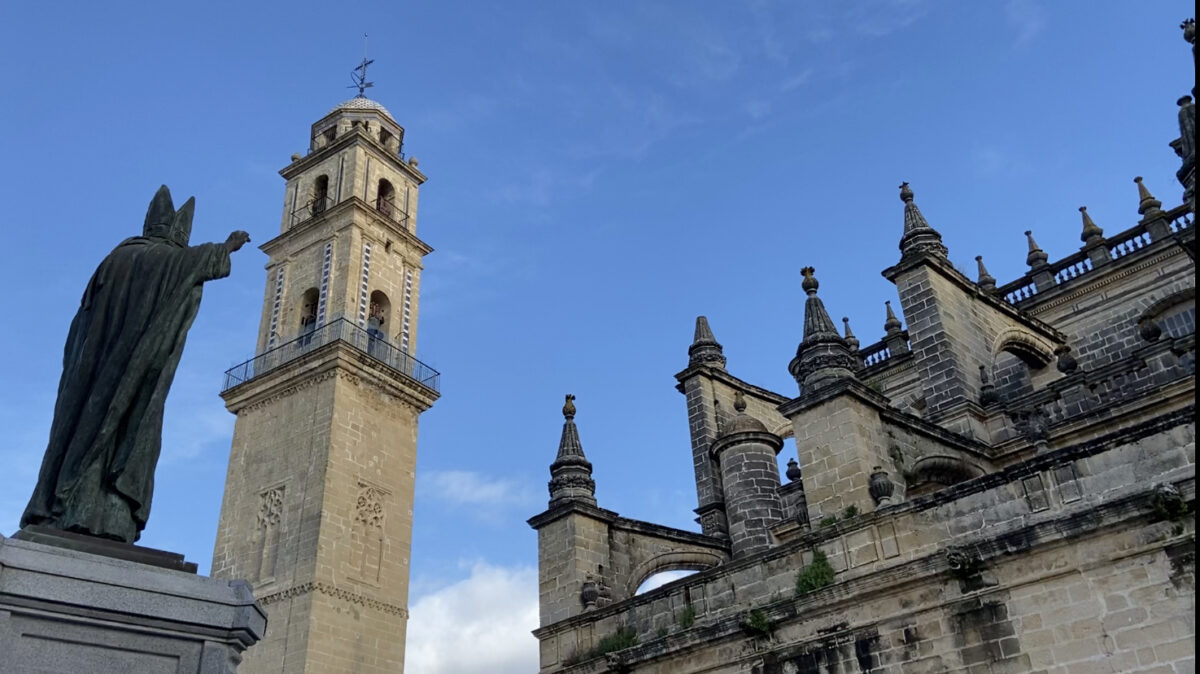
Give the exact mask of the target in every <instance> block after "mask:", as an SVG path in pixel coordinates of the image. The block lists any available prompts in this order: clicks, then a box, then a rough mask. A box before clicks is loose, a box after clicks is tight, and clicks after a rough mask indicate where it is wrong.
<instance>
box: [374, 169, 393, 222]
mask: <svg viewBox="0 0 1200 674" xmlns="http://www.w3.org/2000/svg"><path fill="white" fill-rule="evenodd" d="M375 210H377V211H379V212H380V213H383V214H384V215H386V216H389V217H390V216H391V215H392V213H394V212H395V211H396V188H395V187H393V186H392V183H391V182H390V181H388V180H387V179H386V178H380V179H379V189H378V190H377V191H376V192H375Z"/></svg>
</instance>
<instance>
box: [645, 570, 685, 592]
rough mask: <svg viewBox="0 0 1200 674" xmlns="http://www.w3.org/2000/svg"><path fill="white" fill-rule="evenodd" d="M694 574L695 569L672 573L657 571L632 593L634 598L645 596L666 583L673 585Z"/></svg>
mask: <svg viewBox="0 0 1200 674" xmlns="http://www.w3.org/2000/svg"><path fill="white" fill-rule="evenodd" d="M694 573H696V570H695V569H690V570H687V569H676V570H674V571H659V572H658V573H656V574H654V575H653V576H650V577H649V578H647V579H646V580H643V581H642V584H641V585H639V586H638V589H637V590H636V591H634V593H633V594H634V596H637V595H639V594H645V593H647V592H649V591H651V590H657V589H658V588H660V587H662V586H663V585H666V584H667V583H673V582H675V581H677V580H679V579H680V578H687V577H688V576H690V575H692V574H694Z"/></svg>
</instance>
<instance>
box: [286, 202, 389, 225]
mask: <svg viewBox="0 0 1200 674" xmlns="http://www.w3.org/2000/svg"><path fill="white" fill-rule="evenodd" d="M342 201H343V202H344V201H345V199H343V200H342ZM335 205H336V204H335V203H334V200H333V197H329V196H323V197H313V198H311V199H309V200H308V201H306V202H304V203H303V204H301V205H300V206H299V207H298V208H296V210H294V211H292V213H291V220H290V222H289V224H288V228H289V229H290V228H292V227H295V226H296V225H299V224H300V223H303V222H308V221H309V220H311V219H313V218H315V217H317V216H318V215H320V214H322V213H324V212H325V211H326V210H328V209H330V208H333V207H334V206H335ZM371 205H372V206H373V207H374V209H373V210H374V211H375V212H376V213H378V214H379V215H380V217H383V218H386V219H388V220H391V221H392V222H394V223H396V224H397V225H400V227H401V228H403V229H408V228H409V226H408V213H407V212H405V211H404V209H402V208H400V206H398V205H396V203H395V202H394V200H391V199H376V200H375V203H373V204H371ZM410 231H411V230H410Z"/></svg>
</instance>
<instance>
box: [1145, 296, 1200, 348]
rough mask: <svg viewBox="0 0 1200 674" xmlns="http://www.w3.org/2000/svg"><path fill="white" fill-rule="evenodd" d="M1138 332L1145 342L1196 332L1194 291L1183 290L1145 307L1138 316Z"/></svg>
mask: <svg viewBox="0 0 1200 674" xmlns="http://www.w3.org/2000/svg"><path fill="white" fill-rule="evenodd" d="M1137 325H1138V331H1139V333H1140V334H1141V335H1142V338H1143V339H1145V340H1147V341H1151V342H1153V341H1155V340H1157V339H1158V338H1159V336H1161V335H1163V334H1166V335H1167V336H1169V337H1183V336H1184V335H1188V334H1194V333H1195V332H1196V289H1195V288H1194V287H1192V288H1184V289H1183V290H1180V291H1177V292H1174V293H1171V294H1170V295H1167V296H1166V297H1164V298H1162V299H1160V300H1158V301H1157V302H1154V303H1153V304H1151V305H1150V306H1148V307H1146V309H1145V311H1143V312H1142V313H1141V315H1140V316H1138V319H1137Z"/></svg>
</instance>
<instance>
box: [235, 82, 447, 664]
mask: <svg viewBox="0 0 1200 674" xmlns="http://www.w3.org/2000/svg"><path fill="white" fill-rule="evenodd" d="M403 147H404V129H403V128H402V127H401V126H400V125H399V124H397V123H396V120H395V118H394V117H392V115H391V113H389V112H388V110H387V109H386V108H385V107H384V106H382V105H380V104H379V103H377V102H375V101H373V100H371V99H369V98H366V97H365V96H363V95H362V92H361V90H360V95H359V96H356V97H354V98H352V99H350V100H348V101H346V102H344V103H342V104H341V105H338V106H337V107H335V108H334V109H333V110H331V111H330V112H329V113H328V114H326V115H325V116H324V117H322V118H321V119H320V120H318V121H317V122H316V123H315V124H313V126H312V134H311V136H310V144H309V151H308V153H307V154H305V155H304V156H301V155H299V154H296V155H293V156H292V162H291V163H290V164H289V165H288V166H287V167H286V168H284V169H283V170H282V171H281V172H280V174H281V175H282V176H283V178H284V179H285V180H286V181H287V183H286V186H285V188H284V200H283V215H282V218H281V221H280V226H279V234H278V236H276V237H275V238H274V239H272V240H270V241H268V242H266V243H265V244H263V245H262V250H263V251H264V252H265V253H266V254H267V255H268V257H269V260H268V263H267V285H266V291H265V296H264V298H263V310H262V319H261V324H260V328H259V334H258V344H257V347H256V348H255V351H254V353H256V354H259V355H257V356H256V357H254V358H253V359H251V360H248V361H246V362H245V363H242V364H241V365H238V366H236V367H234V368H232V369H230V370H229V371H228V372H226V373H225V382H224V386H223V389H222V391H221V396H222V398H223V399H224V400H225V405H226V407H227V409H228V410H229V411H230V412H232V413H233V414H235V415H236V416H237V420H236V423H235V426H234V433H233V447H232V450H231V453H230V460H229V471H228V477H227V479H226V482H225V495H224V499H223V501H222V505H221V519H220V523H219V526H218V531H217V540H216V545H215V548H214V551H213V565H212V575H213V576H214V577H216V578H228V579H247V580H248V581H250V583H251V584H252V586H253V589H254V595H255V597H256V598H257V599H258V601H259V603H260V605H261V606H262V607H263V608H264V609H265V610H266V613H267V617H268V623H267V624H268V627H267V633H266V636H265V637H264V638H263V640H262V641H261V642H260V643H259V644H257V645H256V646H255V647H254V648H252V649H250V650H249V651H247V653H246V655H245V661H244V662H243V663H242V665H241V667H240V668H239V669H238V671H239V672H246V673H248V674H253V673H254V672H267V671H270V672H281V671H282V672H347V673H348V672H356V673H357V672H364V673H365V672H399V671H403V668H404V644H405V640H404V636H405V628H406V625H407V622H408V581H409V554H410V550H411V547H412V545H411V544H412V516H413V488H414V479H415V474H416V457H417V421H418V418H419V417H420V414H421V413H422V412H424V411H425V410H427V409H429V408H430V407H431V406H432V405H433V403H434V402H435V401H436V400H437V398H438V388H439V375H438V373H437V372H436V371H435V370H433V369H432V368H430V367H428V366H426V365H425V364H424V363H422V362H420V361H419V360H417V359H416V358H415V357H414V356H413V355H412V354H415V353H416V348H417V308H418V297H419V291H420V285H421V268H422V267H421V259H422V258H423V257H424V256H425V255H426V254H428V253H429V252H430V251H431V250H432V249H431V248H430V247H429V246H428V245H427V244H426V243H425V242H424V241H422V240H421V239H420V238H418V237H417V192H418V190H419V188H420V186H421V184H422V183H423V182H425V179H426V178H425V175H424V174H423V173H421V171H420V170H419V169H418V168H417V165H418V162H417V158H416V157H408V158H407V159H406V158H405V157H404V153H403Z"/></svg>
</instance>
